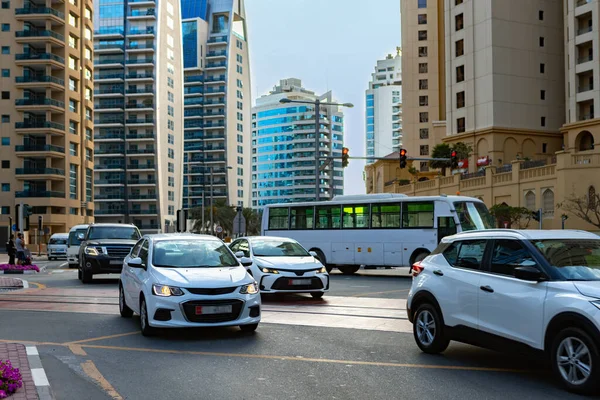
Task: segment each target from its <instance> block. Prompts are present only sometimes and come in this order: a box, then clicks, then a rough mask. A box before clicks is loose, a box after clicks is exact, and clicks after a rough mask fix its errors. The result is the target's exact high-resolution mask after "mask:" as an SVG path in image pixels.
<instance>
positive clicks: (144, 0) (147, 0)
mask: <svg viewBox="0 0 600 400" xmlns="http://www.w3.org/2000/svg"><path fill="white" fill-rule="evenodd" d="M128 3H129V4H135V5H137V6H142V5H147V6H150V5H153V4H156V3H155V1H154V0H129V1H128Z"/></svg>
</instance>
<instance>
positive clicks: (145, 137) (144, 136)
mask: <svg viewBox="0 0 600 400" xmlns="http://www.w3.org/2000/svg"><path fill="white" fill-rule="evenodd" d="M126 137H127V140H154V138H155V136H154V133H142V134H137V135H133V134H129V135H127V136H126Z"/></svg>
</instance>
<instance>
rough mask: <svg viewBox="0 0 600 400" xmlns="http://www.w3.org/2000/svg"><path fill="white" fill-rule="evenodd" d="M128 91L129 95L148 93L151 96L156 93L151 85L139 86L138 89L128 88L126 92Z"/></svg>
mask: <svg viewBox="0 0 600 400" xmlns="http://www.w3.org/2000/svg"><path fill="white" fill-rule="evenodd" d="M125 93H127V95H128V96H130V95H138V94H140V95H147V96H150V95H152V94H154V89H153V88H151V87H149V88H138V89H127V91H126V92H125Z"/></svg>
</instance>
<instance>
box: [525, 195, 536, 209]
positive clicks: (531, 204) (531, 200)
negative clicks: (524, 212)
mask: <svg viewBox="0 0 600 400" xmlns="http://www.w3.org/2000/svg"><path fill="white" fill-rule="evenodd" d="M525 207H526V208H528V209H529V210H531V211H533V210H535V193H533V192H532V191H529V192H527V193H526V194H525Z"/></svg>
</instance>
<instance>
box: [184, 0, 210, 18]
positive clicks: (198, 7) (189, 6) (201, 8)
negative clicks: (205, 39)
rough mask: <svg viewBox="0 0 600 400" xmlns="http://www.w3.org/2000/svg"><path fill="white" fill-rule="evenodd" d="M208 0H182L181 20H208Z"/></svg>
mask: <svg viewBox="0 0 600 400" xmlns="http://www.w3.org/2000/svg"><path fill="white" fill-rule="evenodd" d="M207 11H208V0H181V19H182V20H185V19H192V18H202V19H203V20H205V21H206V20H207Z"/></svg>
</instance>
